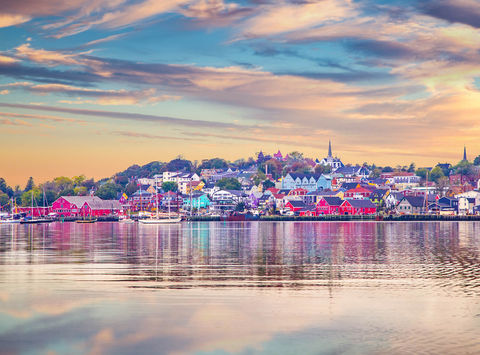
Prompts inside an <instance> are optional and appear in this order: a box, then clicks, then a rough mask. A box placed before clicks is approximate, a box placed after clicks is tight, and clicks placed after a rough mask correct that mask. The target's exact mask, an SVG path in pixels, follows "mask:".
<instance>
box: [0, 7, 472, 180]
mask: <svg viewBox="0 0 480 355" xmlns="http://www.w3.org/2000/svg"><path fill="white" fill-rule="evenodd" d="M0 39H1V40H0V151H1V153H2V159H1V164H0V176H2V177H4V178H6V180H7V183H9V184H10V185H16V184H20V185H23V184H25V182H26V180H27V178H28V177H29V176H33V177H34V179H35V180H36V181H37V182H41V181H45V180H48V179H51V178H53V177H55V176H60V175H66V176H73V175H79V174H85V175H87V176H92V177H95V178H97V179H99V178H103V177H107V176H111V175H113V174H114V173H115V172H117V171H121V170H124V169H125V168H126V167H128V166H129V165H132V164H135V163H138V164H145V163H148V162H150V161H154V160H160V161H168V160H170V159H173V158H175V157H177V156H179V155H182V156H183V157H184V158H186V159H190V160H192V161H193V160H201V159H205V158H209V157H221V158H225V159H228V160H235V159H238V158H247V157H249V156H254V155H255V153H256V152H258V151H260V150H263V151H265V152H268V153H272V152H276V151H277V150H278V149H280V150H282V152H284V153H288V152H291V151H293V150H298V151H301V152H303V153H304V154H305V155H306V156H310V157H313V158H322V157H324V156H325V155H326V153H327V149H328V140H329V139H331V140H332V145H333V152H334V154H335V155H338V156H339V157H340V158H341V159H342V160H343V161H344V163H363V162H368V163H376V164H377V165H393V166H395V165H397V164H400V165H408V164H409V163H410V162H415V163H416V164H417V166H432V165H435V164H436V163H438V162H445V161H449V162H452V163H455V162H457V161H459V160H460V159H461V157H462V154H463V147H464V145H466V147H467V153H468V157H469V158H470V159H471V160H473V158H474V157H475V156H476V155H478V154H480V142H479V140H478V139H477V136H478V134H479V131H480V120H479V117H480V2H478V1H477V0H422V1H415V0H402V1H400V0H391V1H387V0H377V1H373V0H359V1H353V0H320V1H313V0H311V1H310V0H277V1H273V0H272V1H269V0H237V1H233V0H232V1H229V0H162V1H158V0H134V1H131V0H70V1H64V0H19V1H4V2H2V10H1V13H0Z"/></svg>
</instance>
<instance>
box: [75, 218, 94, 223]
mask: <svg viewBox="0 0 480 355" xmlns="http://www.w3.org/2000/svg"><path fill="white" fill-rule="evenodd" d="M96 221H97V219H96V218H89V219H77V220H76V221H75V222H76V223H95V222H96Z"/></svg>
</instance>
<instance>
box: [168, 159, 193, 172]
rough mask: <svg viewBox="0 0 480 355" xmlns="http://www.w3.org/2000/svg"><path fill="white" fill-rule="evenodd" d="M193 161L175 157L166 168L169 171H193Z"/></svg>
mask: <svg viewBox="0 0 480 355" xmlns="http://www.w3.org/2000/svg"><path fill="white" fill-rule="evenodd" d="M192 167H193V166H192V162H191V161H190V160H184V159H180V158H177V159H173V160H171V161H170V162H169V163H168V164H167V166H166V169H167V171H180V170H182V171H188V172H190V171H192Z"/></svg>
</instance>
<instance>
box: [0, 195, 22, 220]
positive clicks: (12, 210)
mask: <svg viewBox="0 0 480 355" xmlns="http://www.w3.org/2000/svg"><path fill="white" fill-rule="evenodd" d="M15 210H16V208H15V209H14V202H13V198H12V199H11V200H10V216H9V217H8V218H5V219H0V224H12V223H20V219H15V218H14V217H15Z"/></svg>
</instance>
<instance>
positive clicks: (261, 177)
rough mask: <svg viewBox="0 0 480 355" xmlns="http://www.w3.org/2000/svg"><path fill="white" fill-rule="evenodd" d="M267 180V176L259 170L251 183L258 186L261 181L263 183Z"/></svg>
mask: <svg viewBox="0 0 480 355" xmlns="http://www.w3.org/2000/svg"><path fill="white" fill-rule="evenodd" d="M266 178H267V176H266V175H265V174H264V173H263V172H262V171H261V170H260V171H258V172H257V173H256V174H255V175H254V176H253V177H252V180H253V183H254V184H255V185H256V186H258V184H260V183H261V182H262V181H264V180H265V179H266Z"/></svg>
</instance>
